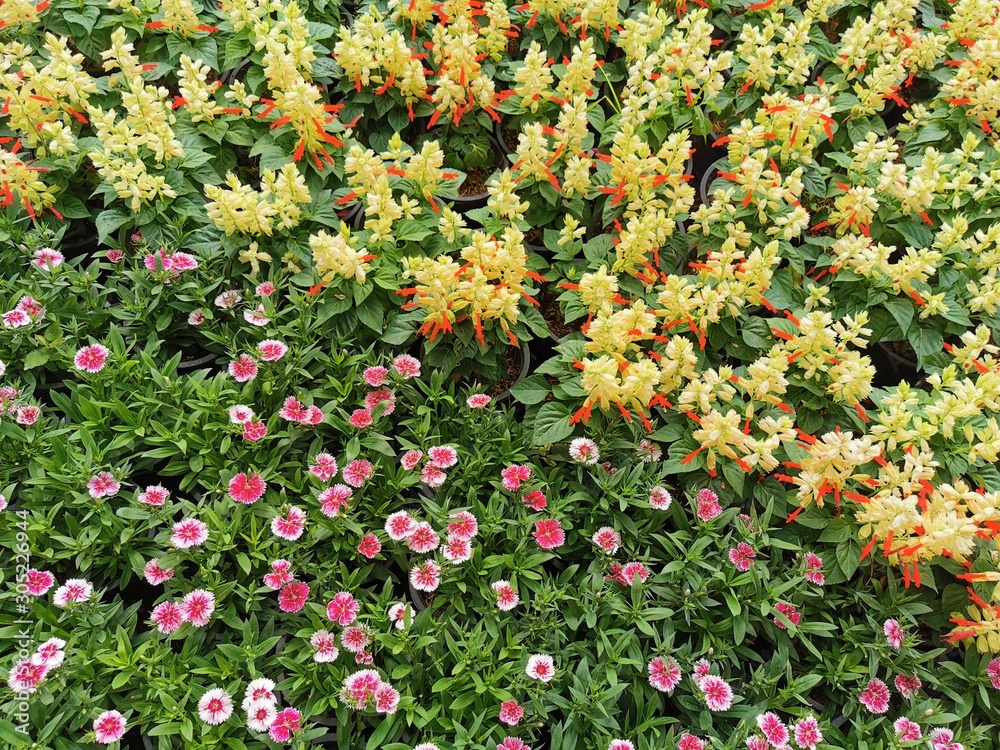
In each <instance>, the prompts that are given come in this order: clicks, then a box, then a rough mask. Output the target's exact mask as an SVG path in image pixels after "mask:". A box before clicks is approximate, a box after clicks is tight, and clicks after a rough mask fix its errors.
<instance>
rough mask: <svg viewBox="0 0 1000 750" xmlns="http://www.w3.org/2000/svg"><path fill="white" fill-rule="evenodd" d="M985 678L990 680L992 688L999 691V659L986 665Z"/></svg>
mask: <svg viewBox="0 0 1000 750" xmlns="http://www.w3.org/2000/svg"><path fill="white" fill-rule="evenodd" d="M986 676H987V677H989V678H990V682H991V683H992V684H993V688H994V689H996V690H1000V657H998V658H996V659H993V660H991V661H990V663H989V664H987V665H986Z"/></svg>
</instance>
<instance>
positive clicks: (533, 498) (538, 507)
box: [521, 490, 548, 512]
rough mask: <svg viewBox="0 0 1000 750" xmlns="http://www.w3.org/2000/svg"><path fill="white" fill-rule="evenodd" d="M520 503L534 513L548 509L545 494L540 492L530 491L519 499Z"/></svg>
mask: <svg viewBox="0 0 1000 750" xmlns="http://www.w3.org/2000/svg"><path fill="white" fill-rule="evenodd" d="M521 502H523V503H524V504H525V505H527V506H528V507H529V508H531V509H532V510H534V511H538V512H541V511H543V510H545V509H546V508H547V507H548V501H547V499H546V497H545V493H544V492H542V491H541V490H532V491H531V492H529V493H527V494H526V495H524V496H523V497H522V498H521Z"/></svg>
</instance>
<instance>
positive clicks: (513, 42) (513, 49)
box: [507, 37, 521, 57]
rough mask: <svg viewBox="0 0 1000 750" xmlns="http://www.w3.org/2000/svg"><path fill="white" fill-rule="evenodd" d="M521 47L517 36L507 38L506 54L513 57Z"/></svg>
mask: <svg viewBox="0 0 1000 750" xmlns="http://www.w3.org/2000/svg"><path fill="white" fill-rule="evenodd" d="M520 49H521V40H520V39H518V38H517V37H511V38H510V39H508V40H507V54H508V55H510V56H511V57H515V56H516V55H517V53H518V52H519V51H520Z"/></svg>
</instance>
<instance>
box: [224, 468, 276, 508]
mask: <svg viewBox="0 0 1000 750" xmlns="http://www.w3.org/2000/svg"><path fill="white" fill-rule="evenodd" d="M266 491H267V483H266V482H265V481H264V479H263V478H262V477H261V476H260V475H259V474H255V473H253V472H252V471H251V472H242V471H241V472H240V473H239V474H237V475H236V476H235V477H233V478H232V479H230V480H229V497H231V498H232V499H233V500H235V501H236V502H238V503H243V504H244V505H253V504H254V503H255V502H257V501H258V500H260V498H261V497H263V495H264V493H265V492H266Z"/></svg>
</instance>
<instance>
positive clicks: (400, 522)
mask: <svg viewBox="0 0 1000 750" xmlns="http://www.w3.org/2000/svg"><path fill="white" fill-rule="evenodd" d="M416 528H417V522H416V521H414V520H413V518H412V517H411V516H410V514H409V513H407V512H406V511H405V510H399V511H396V512H395V513H393V514H392V515H390V516H389V517H388V518H387V519H385V533H386V534H388V535H389V538H390V539H392V540H393V541H394V542H399V541H402V540H403V539H406V537H408V536H409V535H410V534H412V533H413V532H414V531H415V530H416Z"/></svg>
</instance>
